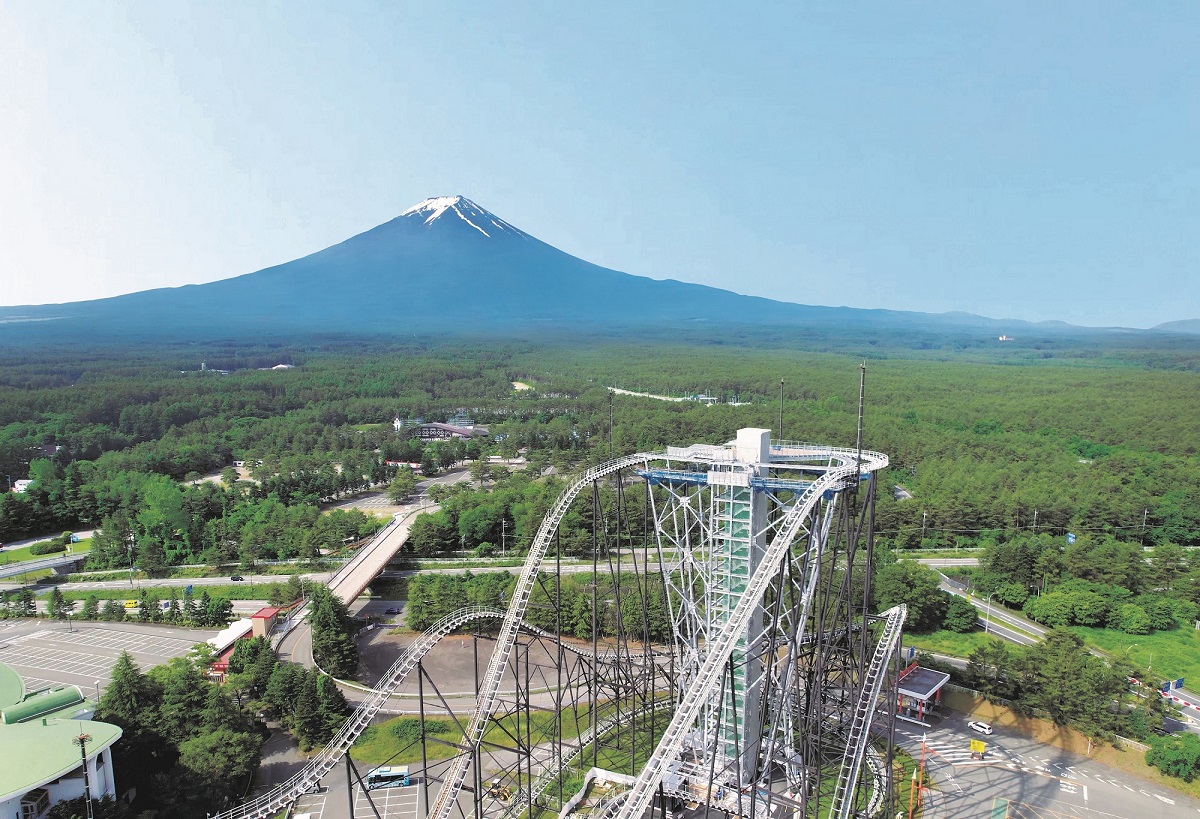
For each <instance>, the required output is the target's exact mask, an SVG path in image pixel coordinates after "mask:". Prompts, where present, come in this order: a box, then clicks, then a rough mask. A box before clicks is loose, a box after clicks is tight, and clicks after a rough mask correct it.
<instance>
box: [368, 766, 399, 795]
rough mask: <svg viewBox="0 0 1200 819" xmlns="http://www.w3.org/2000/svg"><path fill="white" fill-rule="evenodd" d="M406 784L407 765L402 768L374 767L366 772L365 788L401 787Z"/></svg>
mask: <svg viewBox="0 0 1200 819" xmlns="http://www.w3.org/2000/svg"><path fill="white" fill-rule="evenodd" d="M407 785H408V766H407V765H406V766H404V767H402V768H387V767H385V768H376V769H375V770H373V771H371V772H370V773H369V774H367V789H368V790H375V789H376V788H403V787H406V786H407Z"/></svg>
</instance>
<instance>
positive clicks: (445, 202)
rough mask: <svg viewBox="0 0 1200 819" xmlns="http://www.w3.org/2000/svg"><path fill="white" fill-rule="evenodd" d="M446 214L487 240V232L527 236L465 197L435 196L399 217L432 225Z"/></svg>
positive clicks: (489, 234) (488, 235)
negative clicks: (412, 218)
mask: <svg viewBox="0 0 1200 819" xmlns="http://www.w3.org/2000/svg"><path fill="white" fill-rule="evenodd" d="M448 214H452V215H454V216H457V217H458V218H459V219H462V220H463V221H464V222H466V223H467V224H468V225H470V226H471V227H473V228H475V229H476V230H477V231H479V232H480V233H482V234H483V235H484V236H487V237H488V238H489V239H490V238H492V233H490V232H489V231H493V232H494V231H497V230H499V231H502V232H505V233H510V234H513V235H516V236H527V235H528V234H526V233H525V232H524V231H522V230H520V229H519V228H515V227H513V226H512V225H510V224H509V223H508V222H505V221H504V220H503V219H501V218H500V217H499V216H495V215H493V214H491V213H489V212H488V211H486V210H484V209H483V208H481V207H479V205H476V204H475V203H474V202H472V201H471V200H470V199H468V198H467V197H465V196H435V197H433V198H432V199H426V200H425V201H424V202H418V203H417V204H415V205H413V206H412V207H411V208H409V209H408V210H406V211H404V212H403V213H401V214H400V216H401V217H405V216H407V217H417V218H421V217H424V218H423V220H422V221H423V224H425V225H432V224H433V223H434V222H436V221H438V220H439V219H441V218H442V217H443V216H446V215H448Z"/></svg>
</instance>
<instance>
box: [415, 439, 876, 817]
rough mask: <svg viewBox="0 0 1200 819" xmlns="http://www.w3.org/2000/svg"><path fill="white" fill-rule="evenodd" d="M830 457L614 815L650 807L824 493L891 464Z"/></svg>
mask: <svg viewBox="0 0 1200 819" xmlns="http://www.w3.org/2000/svg"><path fill="white" fill-rule="evenodd" d="M830 456H831V458H832V459H834V460H836V461H837V462H838V465H836V466H834V465H832V464H831V466H830V467H829V469H828V470H827V471H826V472H825V474H824V475H822V476H820V477H819V478H817V480H815V481H813V482H812V483H811V484H809V485H808V487H807V488H806V489H805V490H804V492H803V493H801V495H800V497H799V498H798V499H797V501H796V503H795V504H794V505H792V506H791V507H790V508H789V510H788V513H787V515H786V516H785V517H784V519H783V521H782V524H781V526H780V528H779V530H778V531H777V533H776V535H775V537H774V538H773V539H772V540H771V543H770V545H769V546H768V547H767V550H766V554H764V556H763V559H762V562H761V563H760V564H759V565H758V568H757V569H756V570H755V572H754V575H753V576H752V577H751V578H750V582H749V583H748V585H747V587H746V591H745V593H744V594H743V596H742V598H741V600H740V601H739V602H738V604H737V607H736V608H735V609H734V610H733V614H732V615H731V616H730V618H729V622H728V623H727V625H726V628H724V629H723V630H722V631H720V632H719V633H718V634H717V635H716V639H714V640H713V641H712V642H711V643H709V645H708V646H707V654H706V657H705V660H704V664H703V665H702V666H701V667H700V671H699V673H698V674H697V675H696V677H695V679H694V680H693V682H692V685H691V686H690V687H689V689H688V691H687V692H686V693H685V694H684V696H683V699H682V700H681V701H680V703H679V706H678V708H677V709H676V710H675V714H674V716H673V717H672V719H671V723H670V725H668V726H667V730H666V732H665V733H664V734H663V736H662V739H661V740H660V741H659V743H658V746H657V747H656V748H655V749H654V753H653V754H651V755H650V759H649V760H647V762H646V765H645V767H644V768H642V772H641V774H640V775H639V776H638V778H637V782H635V783H634V785H633V787H632V788H631V789H630V790H629V792H628V793H629V795H628V797H627V798H625V799H624V800H622V801H621V803H620V807H619V811H618V812H617V813H616V815H617V816H619V817H621V819H634V817H640V816H641V815H642V814H644V813H645V812H646V809H647V808H648V807H649V806H650V801H651V799H653V797H654V792H655V790H656V789H657V788H658V786H659V783H661V782H662V779H663V776H664V775H665V774H666V772H667V766H668V764H670V762H671V761H672V760H674V759H675V758H676V757H678V756H679V754H680V752H681V751H682V750H683V747H684V742H685V740H686V739H687V735H688V733H690V732H691V730H692V726H693V725H694V723H695V721H696V718H697V717H698V716H699V715H700V709H701V708H702V707H703V705H704V704H705V703H706V702H707V701H708V699H709V697H710V696H711V695H712V692H713V691H714V690H716V689H717V686H718V685H719V684H720V680H721V675H722V673H723V671H724V668H725V664H726V663H727V662H728V661H729V657H730V656H731V655H732V654H733V649H734V647H735V645H736V644H737V641H738V638H739V636H740V635H741V634H742V633H743V632H744V631H745V629H746V627H747V626H748V625H749V624H750V619H751V617H752V616H753V615H754V611H755V609H756V608H757V607H758V606H759V605H760V603H761V601H762V598H763V595H764V593H765V592H766V591H767V588H768V587H769V585H770V583H771V581H772V579H773V578H774V577H775V576H776V574H778V572H779V569H780V567H781V566H782V565H783V560H784V558H785V557H786V556H787V555H788V553H789V551H790V550H791V545H792V541H793V540H794V539H795V538H796V535H797V534H798V533H799V531H800V527H801V526H802V525H803V523H804V521H805V519H806V518H807V517H808V516H809V515H810V513H811V512H812V510H813V509H814V508H816V505H817V503H818V502H819V501H820V500H821V497H822V496H823V495H824V493H825V492H826V491H829V490H834V491H837V490H841V489H844V488H845V487H846V485H847V483H848V482H851V481H853V482H857V481H858V480H859V478H860V473H861V472H862V471H863V470H866V471H869V472H874V471H875V470H878V469H882V468H883V467H885V466H887V462H888V460H887V456H886V455H883V454H881V453H877V452H867V451H862V452H858V451H856V450H853V449H833V450H830ZM811 548H815V546H810V549H811ZM813 591H814V586H813V585H811V584H810V585H809V586H808V587H807V588H806V589H805V592H804V599H803V600H802V605H803V613H802V616H801V618H800V623H801V628H803V625H804V624H805V623H806V621H807V619H808V618H807V614H808V609H809V605H810V603H811V601H812V595H813ZM869 714H870V712H868V718H867V721H866V724H869ZM864 733H865V730H864ZM605 812H606V813H607V812H608V811H607V810H606V811H605ZM435 819H446V817H445V816H441V815H438V816H436V817H435Z"/></svg>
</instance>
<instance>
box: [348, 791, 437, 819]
mask: <svg viewBox="0 0 1200 819" xmlns="http://www.w3.org/2000/svg"><path fill="white" fill-rule="evenodd" d="M420 790H421V788H420V787H419V786H418V785H409V786H408V787H407V788H376V789H374V790H372V791H370V792H369V793H370V794H371V799H370V802H368V801H367V793H368V792H367V791H364V790H363V789H362V788H361V787H359V786H358V785H355V786H354V815H355V816H356V817H359V816H370V817H374V815H375V814H374V813H373V812H372V811H371V802H374V803H375V810H377V811H379V816H380V819H417V812H418V811H417V809H418V807H419V805H418V802H419V801H420Z"/></svg>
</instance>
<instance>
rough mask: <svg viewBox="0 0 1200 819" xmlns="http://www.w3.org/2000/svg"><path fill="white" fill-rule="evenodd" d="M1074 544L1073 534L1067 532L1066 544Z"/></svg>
mask: <svg viewBox="0 0 1200 819" xmlns="http://www.w3.org/2000/svg"><path fill="white" fill-rule="evenodd" d="M1074 542H1075V533H1074V532H1067V543H1074Z"/></svg>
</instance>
